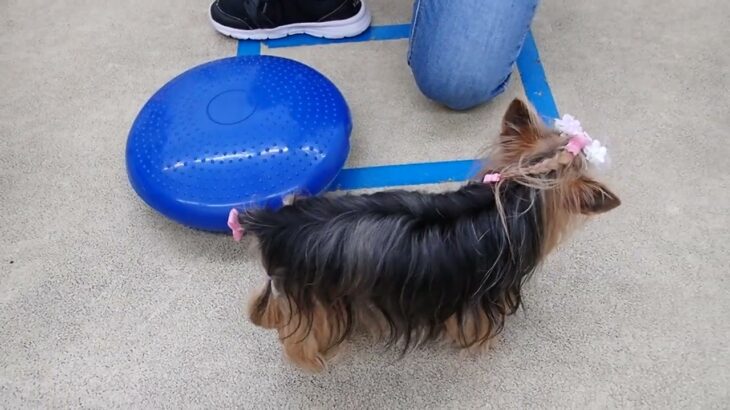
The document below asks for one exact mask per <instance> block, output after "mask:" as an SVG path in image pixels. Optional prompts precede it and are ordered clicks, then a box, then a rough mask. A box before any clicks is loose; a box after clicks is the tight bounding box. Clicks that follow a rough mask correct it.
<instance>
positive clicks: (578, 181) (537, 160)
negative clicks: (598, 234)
mask: <svg viewBox="0 0 730 410" xmlns="http://www.w3.org/2000/svg"><path fill="white" fill-rule="evenodd" d="M557 124H558V126H556V128H551V127H548V126H546V125H545V124H544V123H543V122H542V120H541V119H540V117H539V116H538V115H537V114H536V113H535V112H534V111H533V110H532V109H531V108H530V107H529V106H528V105H527V104H525V103H524V102H522V101H521V100H519V99H515V100H514V101H512V103H511V104H510V106H509V108H508V109H507V112H506V113H505V115H504V118H503V120H502V129H501V132H500V137H499V141H498V143H497V144H496V145H495V147H494V149H493V150H492V152H491V154H490V158H489V161H490V164H489V166H488V167H487V168H486V169H485V170H484V171H483V172H482V173H481V175H479V178H481V179H483V180H485V181H489V180H491V181H493V182H496V183H497V186H498V187H499V185H501V184H502V183H503V182H504V181H509V180H511V181H514V182H517V183H519V184H522V185H527V186H530V187H533V188H535V189H537V190H539V191H540V192H541V194H542V198H543V203H544V207H543V208H544V209H543V213H544V216H545V221H546V223H548V225H549V226H547V227H546V228H547V230H548V238H547V244H546V245H547V248H548V250H549V249H552V247H553V246H554V245H555V244H556V243H557V242H558V241H559V240H560V238H561V237H562V236H563V234H564V233H565V232H566V230H567V228H568V227H569V226H571V225H572V222H573V221H576V220H580V219H581V218H580V217H581V216H591V215H596V214H600V213H604V212H607V211H610V210H611V209H614V208H616V207H617V206H619V205H620V204H621V201H620V200H619V198H618V196H616V195H615V194H614V193H613V192H611V191H610V190H609V189H608V188H607V187H606V186H605V185H603V184H602V183H600V182H598V181H596V180H595V179H594V178H593V176H592V175H591V169H592V168H593V167H592V163H595V162H601V161H603V160H605V157H604V156H605V148H603V147H601V146H600V145H599V144H598V143H597V142H594V141H592V140H591V139H590V137H589V136H588V135H587V134H586V133H584V132H583V131H582V129H581V128H580V123H578V122H576V121H574V120H572V119H570V118H568V119H567V120H566V119H564V120H562V122H561V121H559V122H557ZM485 176H486V178H485ZM550 232H552V233H550Z"/></svg>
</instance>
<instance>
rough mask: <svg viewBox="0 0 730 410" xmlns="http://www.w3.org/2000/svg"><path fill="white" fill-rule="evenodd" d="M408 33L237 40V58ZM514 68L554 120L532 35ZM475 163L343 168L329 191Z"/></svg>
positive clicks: (451, 176) (390, 28) (468, 171)
mask: <svg viewBox="0 0 730 410" xmlns="http://www.w3.org/2000/svg"><path fill="white" fill-rule="evenodd" d="M410 31H411V25H410V24H394V25H386V26H373V27H370V28H369V29H368V30H366V31H365V32H363V33H362V34H360V35H359V36H356V37H350V38H343V39H324V38H318V37H311V36H308V35H304V34H298V35H293V36H288V37H284V38H281V39H276V40H266V41H263V42H259V41H248V40H240V41H239V42H238V55H239V56H240V55H257V54H260V53H261V43H264V44H265V45H266V46H267V47H270V48H283V47H299V46H312V45H326V44H341V43H353V42H364V41H385V40H397V39H405V38H408V37H409V36H410ZM517 69H518V70H519V72H520V77H521V79H522V85H523V87H524V89H525V95H526V96H527V98H528V100H530V102H531V103H532V105H534V106H535V109H536V110H537V111H538V113H539V114H540V115H541V116H542V117H543V118H544V119H545V120H546V121H552V119H554V118H557V117H558V108H557V105H556V104H555V99H554V98H553V94H552V91H551V90H550V85H549V84H548V81H547V77H546V75H545V70H544V68H543V66H542V62H541V60H540V53H539V51H538V49H537V44H536V43H535V38H534V37H533V35H532V32H529V33H528V35H527V37H526V38H525V43H524V45H523V47H522V51H521V52H520V55H519V56H518V57H517ZM478 163H479V162H478V160H474V159H467V160H455V161H438V162H424V163H414V164H395V165H381V166H371V167H361V168H345V169H343V170H342V171H341V172H340V174H339V175H338V177H337V178H336V179H335V181H334V182H333V183H332V185H331V189H333V190H351V189H365V188H380V187H388V186H404V185H421V184H437V183H442V182H450V181H464V180H467V179H469V178H471V177H472V176H473V175H474V173H475V172H476V171H477V170H478V166H477V165H478Z"/></svg>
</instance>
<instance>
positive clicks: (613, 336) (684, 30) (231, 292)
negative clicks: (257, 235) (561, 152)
mask: <svg viewBox="0 0 730 410" xmlns="http://www.w3.org/2000/svg"><path fill="white" fill-rule="evenodd" d="M370 3H371V5H372V8H373V11H374V14H375V23H376V24H386V23H399V22H407V21H408V19H409V17H410V16H409V14H410V11H411V4H410V2H409V0H371V1H370ZM173 4H174V7H171V5H173ZM207 5H208V0H177V1H174V2H173V1H172V0H155V1H151V0H126V1H114V2H101V1H82V0H67V1H63V2H61V1H58V2H49V1H40V0H23V1H20V0H0V93H1V94H0V95H1V98H0V407H2V408H48V407H54V408H57V407H86V408H106V407H122V408H160V407H167V408H180V407H184V408H187V407H199V408H213V407H242V408H266V409H271V408H281V407H290V408H379V409H392V408H459V409H467V408H475V407H479V408H617V407H620V408H633V407H644V408H727V406H728V404H727V403H728V402H730V393H729V391H728V389H729V388H730V369H729V366H730V343H729V342H728V340H730V324H729V321H728V316H730V281H728V278H727V277H726V276H725V275H727V274H728V272H729V271H730V268H729V267H730V256H729V255H728V243H730V221H729V220H728V214H729V213H730V212H729V211H730V206H729V205H728V204H729V203H730V172H729V171H728V165H727V162H728V158H729V157H730V148H729V145H728V143H727V140H726V138H727V137H728V130H729V129H730V115H729V113H730V98H729V97H728V93H730V79H729V73H730V71H729V70H728V67H730V52H728V50H727V42H728V40H730V25H728V21H730V3H728V2H727V1H722V0H698V1H694V2H687V1H680V0H665V1H648V0H618V1H607V0H594V1H585V2H583V1H577V0H573V1H568V0H551V1H545V2H543V4H542V5H541V8H540V10H539V12H538V17H537V19H536V21H535V24H534V33H535V38H536V40H537V42H538V45H539V46H540V51H541V53H542V57H543V63H544V66H545V69H546V72H547V75H548V77H549V79H550V84H551V86H552V90H553V93H554V95H555V98H556V100H557V103H558V106H559V107H560V109H561V111H563V112H570V113H571V114H574V115H576V116H577V117H579V118H581V120H583V122H584V124H586V127H587V128H588V129H589V130H590V131H591V133H592V134H594V135H606V136H610V137H611V139H610V144H611V145H610V149H611V154H612V157H613V168H612V171H611V173H610V177H609V180H610V182H611V186H612V187H613V189H614V190H615V191H616V192H617V193H618V194H619V195H620V196H621V198H622V200H623V203H624V204H623V206H622V207H620V208H619V209H617V210H616V211H614V212H612V213H610V214H608V215H606V216H604V217H601V218H598V219H596V220H594V221H593V222H591V223H590V224H589V225H588V226H587V227H586V228H585V229H584V230H583V231H581V232H580V233H579V234H578V235H576V236H575V237H574V238H573V239H572V240H571V241H570V242H568V243H566V244H565V245H564V246H562V247H561V248H560V249H559V250H558V251H557V252H556V253H555V254H554V255H553V256H552V257H551V258H550V259H549V260H548V262H547V263H546V264H545V266H544V267H543V268H542V269H541V271H540V272H538V273H537V275H536V276H535V277H534V278H533V280H532V281H531V282H530V283H529V285H528V286H527V289H526V297H525V299H526V309H525V311H523V312H520V313H519V314H518V315H516V316H515V317H513V318H512V320H511V321H509V322H508V324H507V327H506V330H505V332H504V333H503V334H502V336H500V337H499V339H498V341H497V343H496V345H495V347H494V348H493V349H492V350H491V351H490V352H489V353H488V354H486V355H484V356H482V357H478V358H475V357H461V356H459V355H458V354H456V353H454V352H453V351H451V350H448V349H442V348H437V347H433V348H427V349H424V350H420V351H417V352H414V353H413V354H411V355H409V356H407V357H406V358H404V359H402V360H397V355H396V354H394V353H383V352H382V350H381V349H379V348H378V347H375V346H371V345H370V344H368V343H367V341H366V340H364V339H361V338H358V339H356V340H355V341H354V343H353V344H352V346H351V348H350V349H349V351H348V352H347V354H345V355H344V357H343V358H342V359H341V360H340V361H339V362H338V363H336V364H335V365H334V366H333V367H332V368H331V370H330V371H329V372H328V373H326V374H323V375H318V376H313V375H308V374H302V373H300V372H298V371H297V370H295V369H293V368H292V367H291V366H289V365H288V364H287V363H286V362H284V361H283V360H282V358H281V355H280V350H279V347H278V342H277V340H276V337H275V335H274V334H273V333H271V332H265V331H262V330H260V329H258V328H255V327H253V326H252V325H251V324H249V323H248V322H247V321H246V319H245V317H244V310H245V309H244V306H245V303H246V300H247V296H248V294H249V292H251V291H252V290H253V289H254V288H255V287H257V286H258V284H259V283H260V282H261V280H262V277H263V272H262V269H261V267H260V264H259V260H258V256H257V255H256V253H255V252H254V251H253V249H251V248H252V243H251V241H250V240H247V241H244V242H243V244H235V243H234V242H232V241H231V240H230V239H229V238H228V237H227V236H223V235H214V234H208V233H203V232H197V231H193V230H190V229H186V228H184V227H181V226H178V225H176V224H175V223H173V222H170V221H168V220H166V219H164V218H163V217H161V216H159V215H157V214H156V213H154V212H153V211H152V210H150V209H149V208H148V207H146V206H145V205H144V204H143V203H142V202H141V201H140V200H139V199H138V198H137V196H136V195H135V194H134V192H133V191H132V190H131V188H130V186H129V184H128V182H127V177H126V172H125V168H124V146H125V142H126V137H127V132H128V130H129V127H130V125H131V122H132V121H133V119H134V117H135V115H136V114H137V112H138V110H139V109H140V107H141V106H142V104H143V103H144V102H145V101H146V99H147V98H149V96H150V95H151V94H152V93H153V92H154V91H155V90H156V89H157V88H159V87H160V86H161V85H162V84H164V83H165V82H166V81H167V80H168V79H170V78H171V77H172V76H174V75H177V74H178V73H180V72H182V71H184V70H185V69H187V68H190V67H192V66H194V65H197V64H199V63H203V62H206V61H209V60H213V59H216V58H221V57H226V56H231V55H234V54H235V50H236V44H235V42H234V41H232V40H230V39H226V38H223V37H221V36H219V35H217V34H216V33H214V32H213V31H212V29H211V28H210V27H209V24H208V21H207V17H206V7H207ZM170 10H173V11H174V14H170ZM406 47H407V45H406V41H405V40H399V41H393V42H388V43H361V44H346V45H336V46H324V47H319V46H317V47H306V48H296V49H276V50H273V49H272V50H268V49H264V50H263V51H264V53H267V54H278V55H284V56H288V57H292V58H296V59H298V60H301V61H303V62H305V63H308V64H310V65H312V66H314V67H315V68H317V69H319V70H321V71H322V72H324V73H325V74H326V75H328V76H329V77H330V78H332V79H333V80H334V81H335V83H336V84H337V85H338V86H339V87H340V88H341V89H342V90H343V93H344V94H345V95H346V97H347V98H348V100H349V102H350V104H351V108H352V110H353V114H354V118H355V122H356V130H355V133H354V134H353V150H352V153H351V158H350V160H349V164H350V165H357V166H363V165H377V164H388V163H399V162H412V161H435V160H448V159H461V158H469V157H471V156H473V155H475V154H476V153H478V152H479V150H480V148H481V146H482V145H483V144H484V143H486V142H488V141H489V138H490V137H491V136H492V135H494V133H495V132H496V130H497V129H498V125H499V124H498V119H499V115H500V114H501V112H502V111H503V110H504V109H505V107H506V104H507V103H508V101H509V99H510V98H511V97H512V96H515V95H520V94H521V93H522V92H523V91H522V87H521V85H520V83H519V82H518V81H516V82H514V83H513V84H512V85H511V87H510V88H509V90H508V91H507V93H506V95H505V96H503V97H500V98H499V99H497V100H496V101H495V102H493V103H492V104H490V105H488V106H485V107H482V108H480V109H477V110H474V111H472V112H469V113H451V112H448V111H446V110H444V109H441V108H439V107H437V106H435V105H434V104H431V103H429V102H428V101H426V100H424V99H423V97H421V95H420V94H419V93H418V91H417V89H416V87H415V85H414V83H413V80H412V79H411V78H410V75H409V71H408V67H407V65H406V62H405V51H406ZM334 57H336V58H337V59H338V60H337V61H336V62H335V60H333V59H332V58H334ZM426 188H428V189H441V188H443V187H426ZM723 403H725V404H723Z"/></svg>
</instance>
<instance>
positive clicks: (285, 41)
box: [265, 24, 411, 48]
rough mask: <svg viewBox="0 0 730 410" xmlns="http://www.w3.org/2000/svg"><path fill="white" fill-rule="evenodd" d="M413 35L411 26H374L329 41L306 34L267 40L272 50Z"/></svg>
mask: <svg viewBox="0 0 730 410" xmlns="http://www.w3.org/2000/svg"><path fill="white" fill-rule="evenodd" d="M410 35H411V25H410V24H392V25H387V26H372V27H370V28H369V29H367V30H365V31H364V32H363V33H362V34H360V35H358V36H355V37H348V38H339V39H328V38H319V37H312V36H308V35H306V34H297V35H293V36H288V37H284V38H279V39H276V40H266V42H265V43H266V46H267V47H270V48H281V47H299V46H313V45H319V44H340V43H358V42H363V41H384V40H400V39H403V38H408V37H409V36H410Z"/></svg>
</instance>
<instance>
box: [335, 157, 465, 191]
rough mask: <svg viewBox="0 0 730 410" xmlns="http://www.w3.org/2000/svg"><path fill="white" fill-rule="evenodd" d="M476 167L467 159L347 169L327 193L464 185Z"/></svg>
mask: <svg viewBox="0 0 730 410" xmlns="http://www.w3.org/2000/svg"><path fill="white" fill-rule="evenodd" d="M479 166H480V162H479V161H477V160H473V159H468V160H460V161H443V162H423V163H417V164H400V165H381V166H376V167H364V168H346V169H343V170H342V171H341V172H340V174H339V175H338V176H337V178H336V179H335V181H334V182H333V183H332V186H331V188H330V189H331V190H339V189H342V190H347V189H364V188H379V187H385V186H399V185H422V184H437V183H440V182H449V181H464V180H467V179H469V178H470V177H472V176H473V175H474V174H475V173H476V172H477V171H478V170H479Z"/></svg>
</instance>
